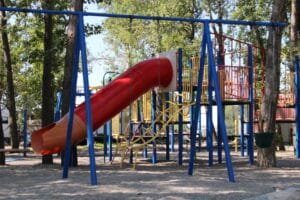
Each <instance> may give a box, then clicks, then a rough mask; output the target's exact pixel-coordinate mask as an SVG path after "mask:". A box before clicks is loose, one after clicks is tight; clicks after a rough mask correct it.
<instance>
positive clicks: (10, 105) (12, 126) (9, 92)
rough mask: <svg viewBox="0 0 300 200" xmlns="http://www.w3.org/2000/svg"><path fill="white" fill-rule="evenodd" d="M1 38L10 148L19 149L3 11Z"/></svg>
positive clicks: (1, 2)
mask: <svg viewBox="0 0 300 200" xmlns="http://www.w3.org/2000/svg"><path fill="white" fill-rule="evenodd" d="M0 4H1V7H5V3H4V0H1V1H0ZM0 18H1V30H2V32H1V37H2V43H3V47H2V48H3V53H4V58H3V60H4V65H5V67H6V80H7V95H8V103H7V104H8V106H7V107H8V110H9V122H10V135H11V141H12V148H15V149H16V148H19V134H18V126H17V114H16V102H15V90H14V82H13V70H12V64H11V54H10V46H9V41H8V36H7V32H6V27H7V19H6V14H5V11H1V16H0Z"/></svg>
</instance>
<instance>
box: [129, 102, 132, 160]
mask: <svg viewBox="0 0 300 200" xmlns="http://www.w3.org/2000/svg"><path fill="white" fill-rule="evenodd" d="M131 117H132V106H131V104H130V106H129V138H128V143H129V145H128V146H130V141H131V139H132V137H133V124H132V122H131ZM129 163H130V164H133V149H132V148H130V155H129Z"/></svg>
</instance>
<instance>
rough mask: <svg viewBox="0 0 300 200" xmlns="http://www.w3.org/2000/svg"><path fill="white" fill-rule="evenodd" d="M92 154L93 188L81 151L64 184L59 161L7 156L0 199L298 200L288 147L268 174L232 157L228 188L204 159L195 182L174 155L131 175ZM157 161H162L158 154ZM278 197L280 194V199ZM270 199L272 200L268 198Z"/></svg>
mask: <svg viewBox="0 0 300 200" xmlns="http://www.w3.org/2000/svg"><path fill="white" fill-rule="evenodd" d="M95 152H96V155H97V156H96V162H97V163H99V167H98V169H97V176H98V180H99V184H98V185H96V186H91V185H90V183H89V174H90V172H89V160H88V152H87V150H86V149H85V150H84V149H83V150H80V151H79V167H76V168H72V170H70V178H68V179H61V170H62V167H61V166H60V158H58V157H55V160H54V162H55V164H54V165H49V166H42V165H41V164H40V157H39V156H36V155H34V154H32V153H29V154H28V156H27V157H26V158H22V157H20V154H9V155H8V156H7V159H10V160H11V161H9V162H7V165H6V166H1V167H0V177H1V187H0V199H147V200H152V199H170V200H171V199H172V200H175V199H176V200H181V199H208V200H210V199H228V200H229V199H230V200H238V199H248V198H253V199H259V198H257V197H259V196H261V195H268V196H270V197H271V195H274V194H276V197H277V198H278V199H284V198H286V199H288V198H287V197H289V198H290V199H292V198H291V197H292V196H293V197H294V199H297V198H298V199H299V193H300V191H299V188H300V161H299V160H296V159H294V153H293V150H292V149H291V147H289V146H287V148H286V151H279V152H277V156H278V167H276V168H270V169H261V168H258V167H256V166H255V165H249V164H248V160H247V158H245V157H241V156H240V155H239V154H238V153H232V160H233V165H234V170H235V177H236V180H237V181H236V182H235V183H233V184H232V183H228V179H227V177H226V176H224V173H226V172H225V171H226V167H225V166H224V165H215V166H213V167H208V165H207V160H206V159H207V156H206V155H205V153H199V154H197V159H196V161H195V171H194V176H188V175H187V172H186V168H187V160H184V162H183V166H178V164H177V163H176V161H175V160H176V156H177V154H176V153H172V154H171V160H170V161H161V162H158V163H157V164H155V165H153V164H152V163H151V160H150V159H143V158H140V159H139V161H138V163H139V164H138V165H137V167H136V170H134V169H133V167H132V165H130V164H124V165H123V167H120V163H118V162H114V163H113V164H110V162H106V163H104V160H103V157H102V156H99V155H98V152H101V151H100V150H96V151H95ZM160 156H163V155H162V154H161V153H159V154H158V157H160ZM13 158H15V160H13ZM18 158H19V159H18ZM20 158H22V159H20ZM117 159H120V158H117ZM295 188H296V189H298V191H295ZM287 191H288V192H287ZM281 193H284V194H285V196H284V198H283V197H281V196H280V194H281ZM291 195H292V196H291ZM272 199H276V198H274V196H273V197H272Z"/></svg>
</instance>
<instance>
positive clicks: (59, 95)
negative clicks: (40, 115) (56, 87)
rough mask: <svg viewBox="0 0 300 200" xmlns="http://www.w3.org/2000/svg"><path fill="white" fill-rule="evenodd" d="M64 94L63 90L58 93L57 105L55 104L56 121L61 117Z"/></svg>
mask: <svg viewBox="0 0 300 200" xmlns="http://www.w3.org/2000/svg"><path fill="white" fill-rule="evenodd" d="M61 97H62V94H61V92H58V93H57V94H56V106H55V116H54V121H58V120H60V118H61V113H60V105H61V100H62V98H61Z"/></svg>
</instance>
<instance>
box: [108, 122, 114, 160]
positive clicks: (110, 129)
mask: <svg viewBox="0 0 300 200" xmlns="http://www.w3.org/2000/svg"><path fill="white" fill-rule="evenodd" d="M107 133H108V149H109V151H108V160H109V161H112V154H113V153H112V120H109V121H108V122H107Z"/></svg>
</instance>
